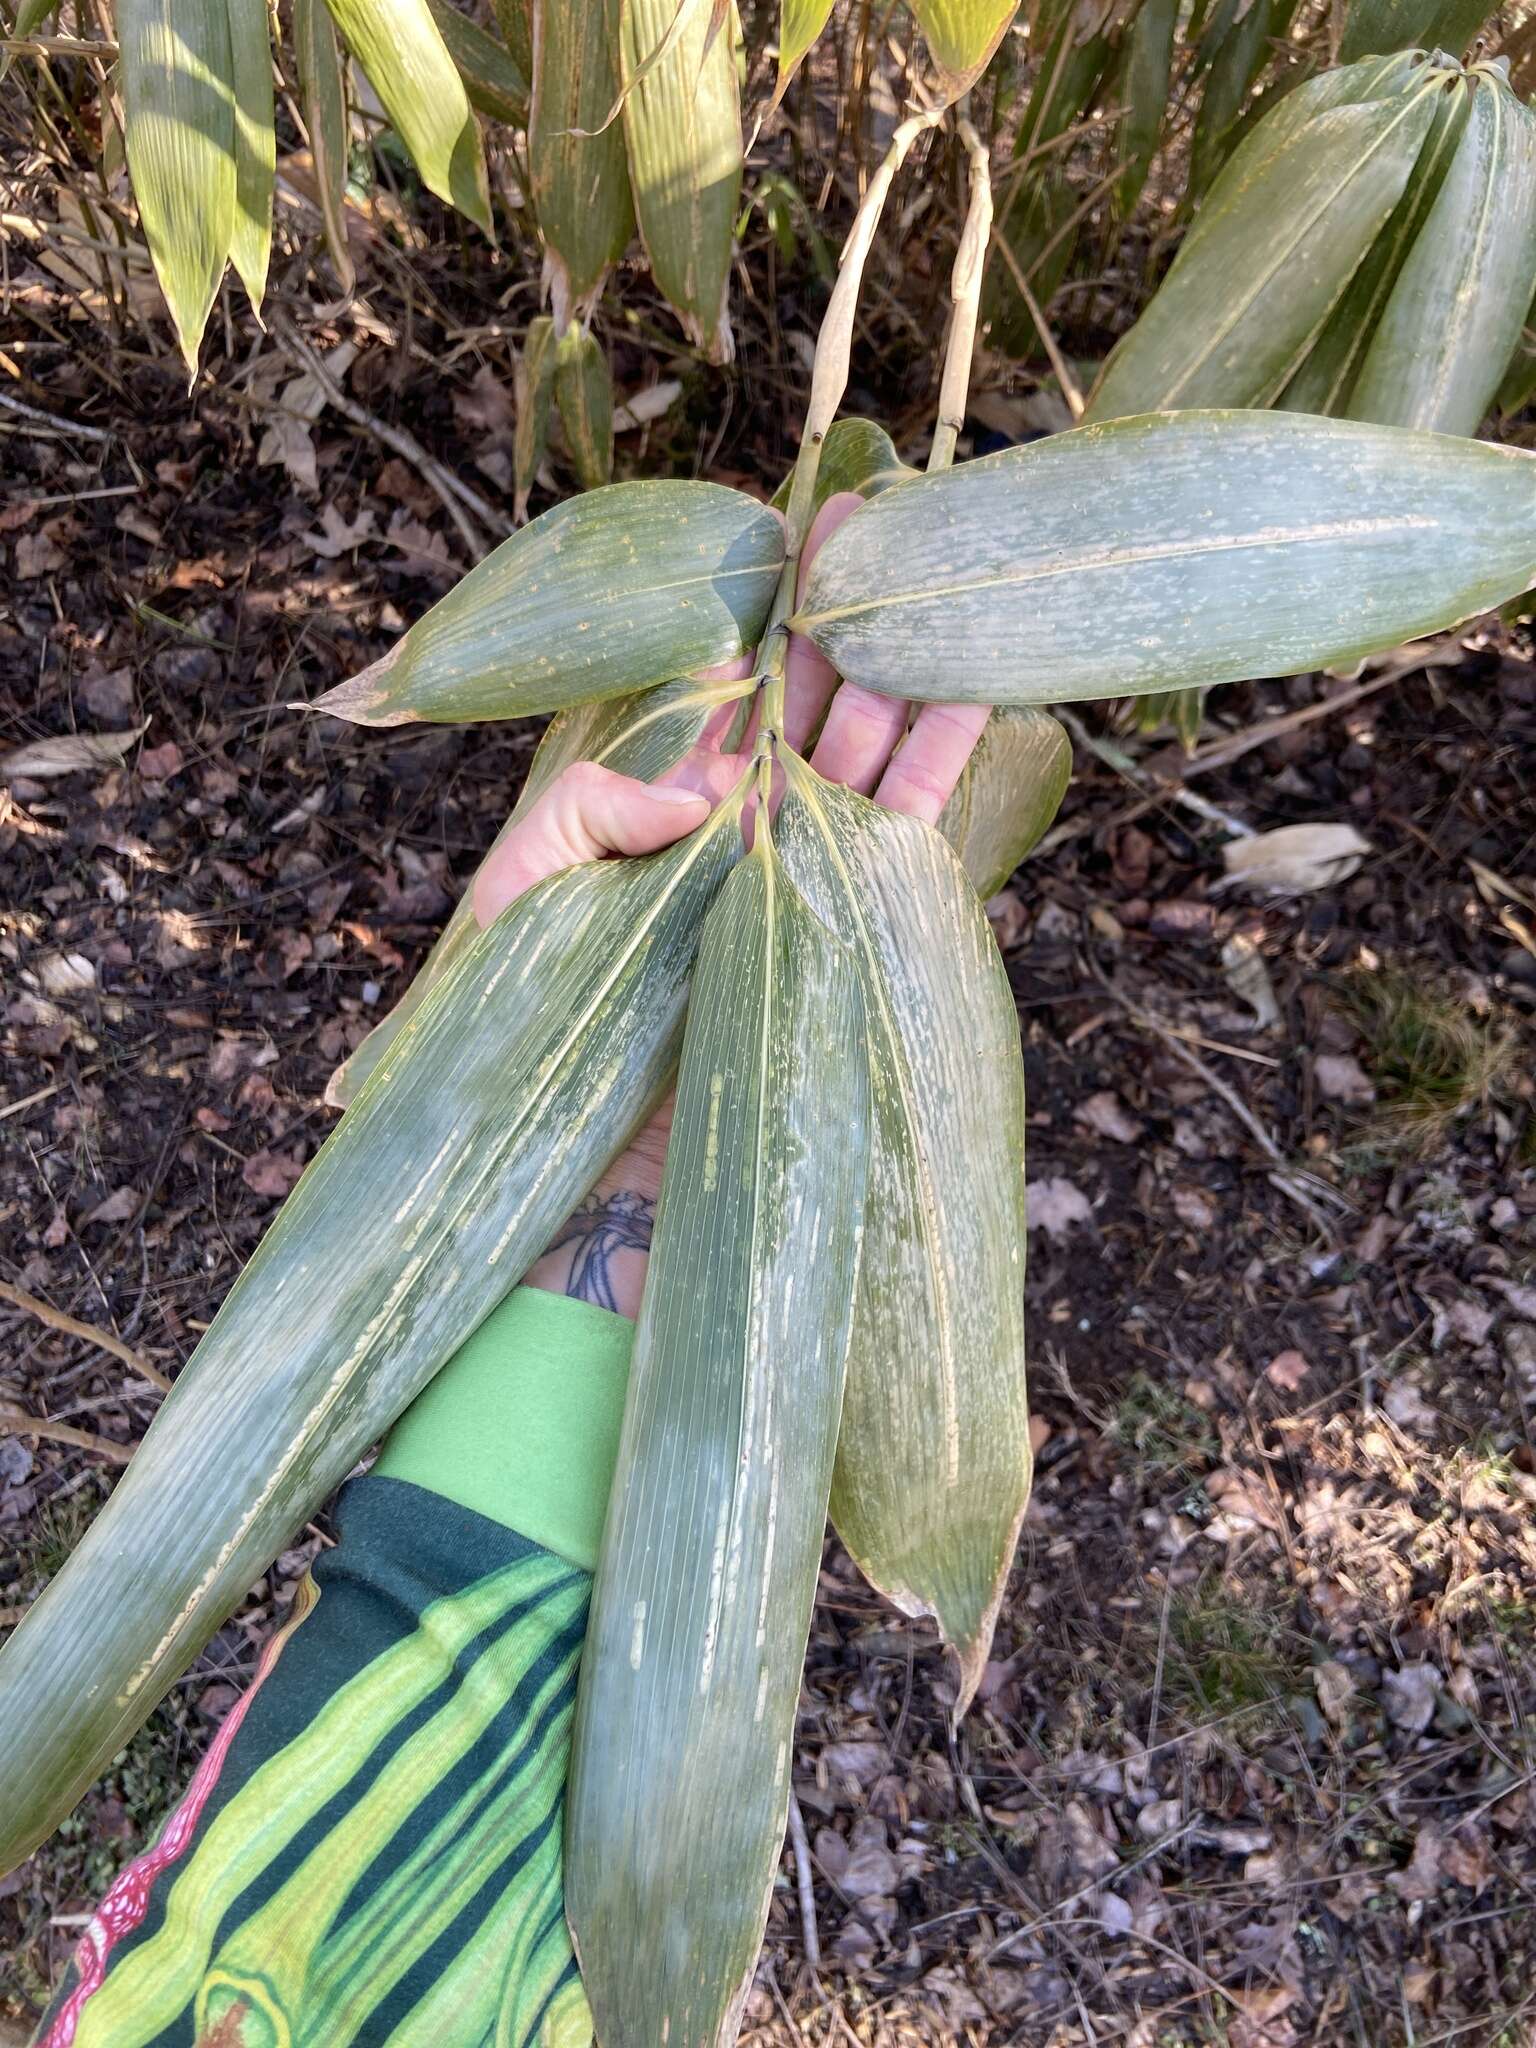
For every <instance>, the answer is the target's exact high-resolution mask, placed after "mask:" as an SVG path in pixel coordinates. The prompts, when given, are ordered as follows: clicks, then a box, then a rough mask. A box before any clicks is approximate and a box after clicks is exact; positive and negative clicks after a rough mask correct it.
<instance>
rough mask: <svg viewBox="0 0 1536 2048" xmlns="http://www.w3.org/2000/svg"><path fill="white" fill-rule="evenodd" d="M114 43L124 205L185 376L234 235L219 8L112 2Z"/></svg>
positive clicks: (179, 0) (216, 1) (165, 0)
mask: <svg viewBox="0 0 1536 2048" xmlns="http://www.w3.org/2000/svg"><path fill="white" fill-rule="evenodd" d="M117 43H118V76H119V79H120V80H121V84H122V92H123V129H124V141H125V144H126V147H127V152H128V170H129V174H130V176H131V177H132V180H133V196H134V198H135V200H136V201H137V203H138V209H139V219H140V222H141V223H142V225H143V229H144V239H145V241H146V242H147V243H148V244H149V253H150V256H151V258H152V259H153V262H154V266H155V275H156V276H157V277H158V278H159V280H160V289H161V290H162V291H163V292H164V294H165V303H166V305H167V306H168V307H169V308H170V313H171V318H172V320H173V321H174V322H175V326H176V334H177V338H178V340H179V341H180V343H181V352H182V355H183V356H184V357H185V358H186V363H187V367H188V369H189V370H191V371H193V372H195V371H196V369H197V349H198V343H199V342H200V341H201V340H202V337H203V328H204V326H205V325H206V324H207V320H208V314H209V312H210V310H211V308H212V306H213V301H214V298H215V296H216V294H217V292H218V289H219V280H220V279H221V278H222V277H223V275H224V265H225V263H226V262H227V261H228V260H229V250H230V242H231V239H232V237H233V235H234V228H235V185H236V173H235V86H234V57H233V54H232V51H231V48H230V38H229V5H228V0H118V7H117Z"/></svg>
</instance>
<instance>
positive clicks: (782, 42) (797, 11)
mask: <svg viewBox="0 0 1536 2048" xmlns="http://www.w3.org/2000/svg"><path fill="white" fill-rule="evenodd" d="M831 13H832V0H780V5H779V75H778V80H777V83H776V84H775V86H774V88H773V104H772V106H771V107H770V108H769V112H770V113H771V112H772V111H773V107H776V106H777V105H778V104H779V101H780V100H781V99H783V97H784V95H785V93H786V92H788V90H789V82H790V80H791V79H792V78H793V77H794V75H795V73H796V72H797V71H798V70H799V69H800V65H801V62H802V60H803V59H804V57H805V54H806V52H807V51H808V50H809V49H810V47H811V45H812V44H813V43H814V42H815V40H816V38H817V37H818V36H819V35H820V34H821V32H822V30H823V29H824V28H825V27H826V25H827V21H828V18H829V17H830V15H831Z"/></svg>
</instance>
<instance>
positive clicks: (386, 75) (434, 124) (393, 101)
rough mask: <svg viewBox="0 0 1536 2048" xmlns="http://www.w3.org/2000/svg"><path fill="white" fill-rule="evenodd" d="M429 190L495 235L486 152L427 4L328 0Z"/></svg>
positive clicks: (418, 1)
mask: <svg viewBox="0 0 1536 2048" xmlns="http://www.w3.org/2000/svg"><path fill="white" fill-rule="evenodd" d="M327 5H328V7H329V8H330V12H331V18H332V20H333V21H334V22H335V23H336V26H337V28H339V29H340V31H341V33H342V36H343V38H344V39H345V41H346V43H347V46H348V48H349V49H350V50H351V52H352V54H353V56H354V57H356V59H357V61H358V63H359V64H360V65H361V66H362V67H363V70H364V72H365V73H366V75H367V78H368V83H369V84H370V85H371V86H372V87H373V89H374V91H375V92H376V93H377V94H378V96H379V99H380V101H381V103H382V105H383V108H384V111H385V113H386V114H388V116H389V119H390V123H391V125H392V126H393V128H394V130H395V132H396V134H397V135H398V136H399V137H400V140H401V141H402V142H403V143H404V144H405V146H406V148H407V149H408V150H409V151H410V153H411V161H412V162H413V163H414V164H415V166H416V168H417V170H418V171H419V172H420V174H421V181H422V183H423V184H424V185H425V186H426V188H427V190H428V191H429V192H435V193H436V194H437V196H438V198H439V199H441V200H442V201H443V202H444V203H445V204H446V205H449V206H456V207H457V208H458V209H459V211H460V213H463V214H467V215H468V217H469V218H470V219H471V220H472V221H473V222H474V223H475V225H476V226H477V227H480V228H483V229H484V230H485V232H486V233H487V234H488V235H489V234H490V233H491V232H492V228H491V198H490V190H489V188H488V186H487V184H486V176H485V151H484V148H483V146H482V144H481V140H480V130H479V128H478V126H477V125H476V122H475V117H474V115H473V114H472V113H471V112H470V110H469V100H468V98H467V97H466V95H465V91H464V87H463V84H462V82H461V80H460V78H459V74H458V71H457V70H456V69H455V66H454V62H453V59H452V57H450V56H449V54H448V48H447V45H446V44H445V43H444V41H443V38H442V33H441V31H440V30H439V28H438V26H437V23H436V22H435V21H434V20H433V18H432V10H431V8H430V7H429V6H428V5H427V0H327Z"/></svg>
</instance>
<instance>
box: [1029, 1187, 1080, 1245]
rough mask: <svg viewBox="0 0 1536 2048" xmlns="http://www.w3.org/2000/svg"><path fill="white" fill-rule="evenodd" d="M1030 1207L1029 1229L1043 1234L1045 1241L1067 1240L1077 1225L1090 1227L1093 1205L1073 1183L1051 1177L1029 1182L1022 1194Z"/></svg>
mask: <svg viewBox="0 0 1536 2048" xmlns="http://www.w3.org/2000/svg"><path fill="white" fill-rule="evenodd" d="M1024 1194H1025V1198H1026V1200H1027V1201H1028V1204H1029V1227H1030V1229H1031V1230H1043V1231H1044V1232H1045V1234H1046V1236H1047V1237H1052V1238H1056V1239H1058V1240H1059V1239H1061V1238H1064V1237H1066V1236H1067V1235H1068V1234H1069V1233H1070V1232H1071V1231H1072V1230H1073V1228H1074V1227H1075V1226H1077V1225H1078V1224H1085V1225H1086V1224H1091V1223H1092V1221H1093V1204H1092V1203H1091V1202H1090V1201H1089V1199H1088V1197H1087V1196H1086V1195H1085V1194H1084V1193H1083V1191H1082V1189H1081V1188H1080V1187H1078V1186H1077V1184H1076V1183H1075V1182H1074V1181H1070V1180H1066V1179H1064V1178H1063V1177H1062V1176H1061V1175H1060V1174H1053V1175H1052V1176H1050V1178H1048V1179H1046V1180H1032V1181H1031V1182H1030V1183H1029V1185H1028V1186H1027V1187H1026V1188H1025V1190H1024Z"/></svg>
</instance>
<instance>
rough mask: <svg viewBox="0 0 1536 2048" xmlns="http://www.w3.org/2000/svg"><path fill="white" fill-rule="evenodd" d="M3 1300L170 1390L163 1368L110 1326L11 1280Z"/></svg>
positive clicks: (4, 1285)
mask: <svg viewBox="0 0 1536 2048" xmlns="http://www.w3.org/2000/svg"><path fill="white" fill-rule="evenodd" d="M0 1301H8V1302H9V1303H10V1304H11V1306H12V1308H19V1309H22V1310H24V1311H25V1312H26V1314H28V1315H29V1316H35V1317H36V1318H37V1320H38V1322H40V1323H46V1324H47V1325H48V1327H49V1329H50V1330H60V1331H62V1332H63V1334H64V1335H65V1336H66V1337H79V1338H80V1339H81V1340H82V1342H84V1343H86V1344H94V1345H95V1346H96V1348H97V1349H98V1350H99V1351H110V1352H111V1354H112V1356H113V1357H114V1358H120V1359H121V1360H122V1362H123V1364H124V1365H126V1366H128V1367H129V1369H130V1370H131V1371H133V1372H136V1373H137V1374H138V1375H139V1377H140V1379H144V1380H148V1381H149V1383H150V1385H151V1386H152V1387H158V1388H159V1389H160V1391H161V1393H162V1394H168V1393H169V1392H170V1391H171V1382H170V1381H169V1380H168V1379H167V1378H166V1376H165V1374H164V1373H163V1372H161V1370H160V1368H159V1367H158V1366H155V1365H151V1364H150V1362H149V1360H148V1359H147V1358H142V1357H140V1355H139V1353H138V1352H137V1351H135V1350H134V1348H133V1346H132V1345H131V1344H125V1343H124V1342H123V1340H122V1338H121V1337H115V1336H113V1334H112V1332H111V1331H110V1330H98V1329H97V1328H96V1327H95V1325H94V1324H92V1323H82V1322H80V1321H78V1320H77V1318H76V1317H74V1316H67V1315H65V1313H64V1311H63V1310H62V1309H59V1308H54V1307H52V1306H51V1305H50V1304H49V1303H48V1302H46V1301H39V1300H38V1298H37V1296H36V1295H35V1294H26V1293H23V1291H22V1290H21V1288H19V1287H13V1286H12V1285H11V1283H10V1282H9V1281H8V1280H0Z"/></svg>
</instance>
